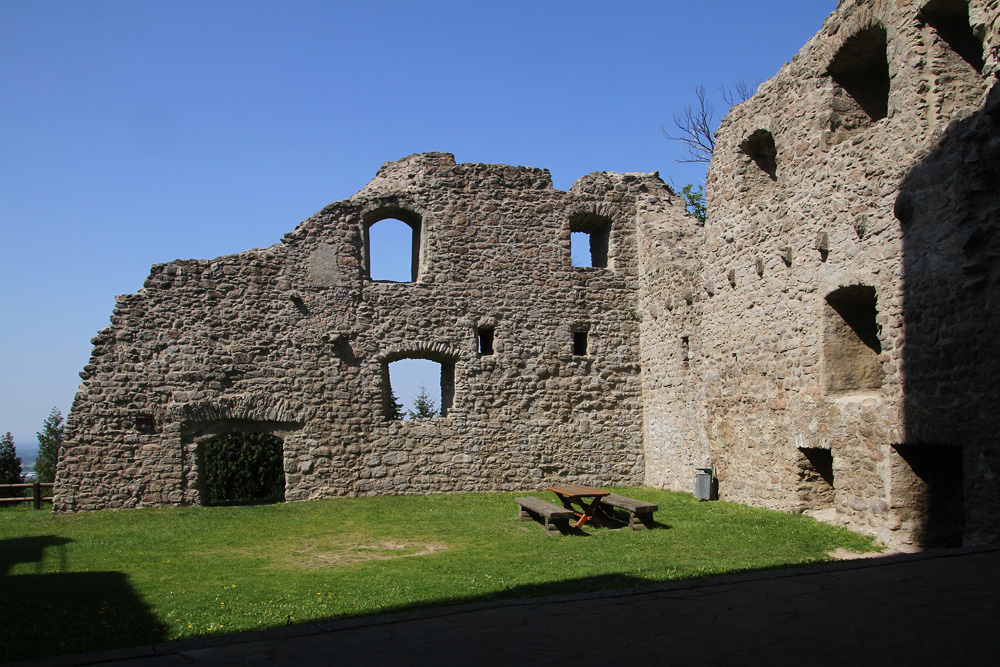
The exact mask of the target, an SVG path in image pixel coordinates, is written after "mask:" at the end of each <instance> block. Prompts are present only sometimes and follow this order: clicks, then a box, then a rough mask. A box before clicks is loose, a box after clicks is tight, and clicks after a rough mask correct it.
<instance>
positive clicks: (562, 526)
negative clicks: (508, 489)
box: [514, 498, 576, 535]
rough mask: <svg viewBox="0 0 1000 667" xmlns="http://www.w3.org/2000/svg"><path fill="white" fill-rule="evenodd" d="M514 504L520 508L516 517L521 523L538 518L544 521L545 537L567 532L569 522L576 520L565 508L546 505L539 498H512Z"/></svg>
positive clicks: (550, 504)
mask: <svg viewBox="0 0 1000 667" xmlns="http://www.w3.org/2000/svg"><path fill="white" fill-rule="evenodd" d="M514 502H516V503H517V504H518V505H520V506H521V511H520V513H519V514H518V517H517V518H518V519H520V520H521V521H532V520H534V519H536V518H538V517H541V518H542V519H544V522H543V525H544V526H545V534H546V535H553V534H555V533H563V532H567V531H568V530H569V520H570V519H575V518H576V514H574V513H573V512H572V511H570V510H568V509H566V508H565V507H559V506H558V505H553V504H552V503H547V502H545V501H544V500H541V499H540V498H514Z"/></svg>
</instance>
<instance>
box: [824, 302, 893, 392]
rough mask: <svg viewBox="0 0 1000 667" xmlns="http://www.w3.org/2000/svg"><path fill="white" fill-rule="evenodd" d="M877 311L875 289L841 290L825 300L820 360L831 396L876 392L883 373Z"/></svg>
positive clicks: (880, 383) (880, 385)
mask: <svg viewBox="0 0 1000 667" xmlns="http://www.w3.org/2000/svg"><path fill="white" fill-rule="evenodd" d="M877 316H878V307H877V302H876V294H875V288H874V287H868V286H866V285H852V286H849V287H841V288H840V289H838V290H836V291H835V292H831V293H830V294H828V295H827V297H826V307H825V308H824V312H823V359H824V364H825V372H826V382H825V384H826V389H827V391H828V392H830V393H847V392H853V391H866V390H875V389H880V388H881V387H882V380H883V378H884V372H883V371H882V363H881V362H880V361H879V355H880V354H881V353H882V343H881V342H880V341H879V338H878V334H879V326H878V324H877V322H876V318H877Z"/></svg>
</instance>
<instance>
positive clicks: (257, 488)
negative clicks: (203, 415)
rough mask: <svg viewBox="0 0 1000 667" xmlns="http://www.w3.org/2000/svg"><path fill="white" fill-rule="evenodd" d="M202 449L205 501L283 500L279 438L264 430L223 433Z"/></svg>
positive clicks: (282, 467)
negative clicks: (206, 495) (261, 431)
mask: <svg viewBox="0 0 1000 667" xmlns="http://www.w3.org/2000/svg"><path fill="white" fill-rule="evenodd" d="M202 448H203V450H202V455H203V458H202V462H203V463H202V465H203V468H202V469H203V474H204V478H205V490H206V492H207V494H208V497H207V499H206V502H207V504H209V505H220V504H236V503H246V502H253V501H270V502H277V501H280V500H284V497H285V470H284V457H283V453H282V450H283V447H282V442H281V439H280V438H278V437H276V436H273V435H270V434H268V433H226V434H225V435H220V436H218V437H216V438H213V439H212V440H209V441H208V442H206V443H204V444H203V445H202Z"/></svg>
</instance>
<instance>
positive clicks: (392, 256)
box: [364, 207, 421, 283]
mask: <svg viewBox="0 0 1000 667" xmlns="http://www.w3.org/2000/svg"><path fill="white" fill-rule="evenodd" d="M364 231H365V273H366V276H367V277H368V278H369V279H371V280H376V281H383V282H404V283H405V282H416V281H417V279H418V277H419V275H420V259H421V258H420V233H421V219H420V216H419V215H417V214H416V213H413V212H412V211H408V210H406V209H402V208H395V207H392V208H381V209H378V210H376V211H372V212H371V213H369V214H367V215H366V216H365V217H364Z"/></svg>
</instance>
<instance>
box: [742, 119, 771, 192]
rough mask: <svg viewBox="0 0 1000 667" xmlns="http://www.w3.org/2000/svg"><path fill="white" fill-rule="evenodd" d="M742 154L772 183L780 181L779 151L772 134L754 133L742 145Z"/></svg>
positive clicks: (764, 132)
mask: <svg viewBox="0 0 1000 667" xmlns="http://www.w3.org/2000/svg"><path fill="white" fill-rule="evenodd" d="M740 152H742V153H743V154H744V155H746V156H747V157H749V158H750V159H751V160H753V161H754V164H756V165H757V166H758V167H760V170H761V171H763V172H764V173H765V174H767V175H768V177H769V178H770V179H771V180H772V181H776V180H778V149H777V148H775V146H774V135H772V134H771V133H770V132H768V131H767V130H756V131H754V132H753V134H751V135H750V136H749V137H747V138H746V140H744V141H743V143H741V144H740Z"/></svg>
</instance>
